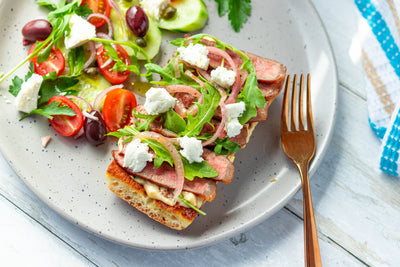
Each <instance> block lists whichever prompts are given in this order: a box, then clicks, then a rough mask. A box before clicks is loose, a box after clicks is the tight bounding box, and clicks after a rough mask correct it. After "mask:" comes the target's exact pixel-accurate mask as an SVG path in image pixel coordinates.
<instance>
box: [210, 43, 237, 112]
mask: <svg viewBox="0 0 400 267" xmlns="http://www.w3.org/2000/svg"><path fill="white" fill-rule="evenodd" d="M207 50H208V52H209V53H211V54H215V55H219V56H221V57H223V58H225V59H226V60H227V61H228V63H229V65H230V66H231V67H232V69H233V71H234V72H235V73H236V79H235V82H234V83H233V85H232V89H231V93H230V95H229V97H228V99H227V100H226V104H232V103H235V101H236V98H237V96H238V94H239V91H240V73H239V70H238V68H237V67H236V65H235V62H234V61H233V59H232V57H231V56H230V55H229V54H228V53H227V52H225V51H224V50H222V49H219V48H216V47H213V46H207Z"/></svg>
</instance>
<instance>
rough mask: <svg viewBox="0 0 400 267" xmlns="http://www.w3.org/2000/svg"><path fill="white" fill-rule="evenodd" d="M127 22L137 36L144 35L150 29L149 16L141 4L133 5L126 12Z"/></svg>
mask: <svg viewBox="0 0 400 267" xmlns="http://www.w3.org/2000/svg"><path fill="white" fill-rule="evenodd" d="M125 18H126V24H128V27H129V29H131V31H132V32H133V34H134V35H136V36H137V37H144V36H145V35H146V33H147V31H148V29H149V18H148V17H147V15H146V13H144V11H143V9H142V8H141V7H140V6H131V7H130V8H129V9H128V10H127V11H126V14H125Z"/></svg>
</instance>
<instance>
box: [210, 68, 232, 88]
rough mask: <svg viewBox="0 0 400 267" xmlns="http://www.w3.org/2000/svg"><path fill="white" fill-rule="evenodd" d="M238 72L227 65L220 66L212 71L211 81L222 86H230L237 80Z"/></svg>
mask: <svg viewBox="0 0 400 267" xmlns="http://www.w3.org/2000/svg"><path fill="white" fill-rule="evenodd" d="M235 79H236V73H235V72H234V71H233V70H228V69H227V68H225V67H222V66H219V67H217V68H216V69H214V70H212V71H211V81H213V82H215V83H216V84H218V85H220V86H222V87H223V88H229V87H231V86H232V84H233V83H234V82H235Z"/></svg>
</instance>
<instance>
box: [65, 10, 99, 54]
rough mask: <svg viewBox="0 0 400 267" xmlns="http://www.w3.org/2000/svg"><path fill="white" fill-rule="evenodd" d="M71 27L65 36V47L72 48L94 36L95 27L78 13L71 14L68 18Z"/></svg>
mask: <svg viewBox="0 0 400 267" xmlns="http://www.w3.org/2000/svg"><path fill="white" fill-rule="evenodd" d="M69 27H70V29H71V31H70V33H69V35H67V36H66V37H65V40H64V43H65V48H67V49H72V48H75V47H77V46H80V45H82V44H84V43H86V42H88V41H89V40H90V39H91V38H94V37H96V27H95V26H94V25H93V24H91V23H90V22H88V21H87V20H85V19H83V18H82V17H80V16H78V15H75V14H74V15H72V16H71V19H70V20H69Z"/></svg>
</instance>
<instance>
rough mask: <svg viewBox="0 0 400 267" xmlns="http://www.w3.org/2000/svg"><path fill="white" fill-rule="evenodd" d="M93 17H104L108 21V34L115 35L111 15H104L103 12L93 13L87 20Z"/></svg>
mask: <svg viewBox="0 0 400 267" xmlns="http://www.w3.org/2000/svg"><path fill="white" fill-rule="evenodd" d="M91 18H101V19H104V20H105V21H106V22H107V27H108V36H110V37H111V38H112V37H113V35H114V28H113V25H112V23H111V20H110V18H109V17H107V16H105V15H103V14H100V13H92V14H90V15H89V16H87V18H86V20H90V19H91Z"/></svg>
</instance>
